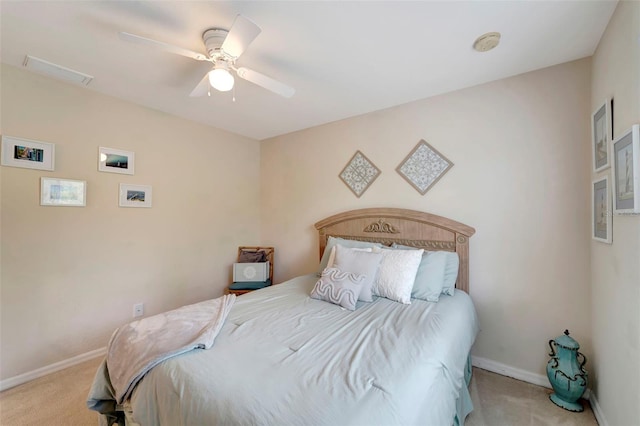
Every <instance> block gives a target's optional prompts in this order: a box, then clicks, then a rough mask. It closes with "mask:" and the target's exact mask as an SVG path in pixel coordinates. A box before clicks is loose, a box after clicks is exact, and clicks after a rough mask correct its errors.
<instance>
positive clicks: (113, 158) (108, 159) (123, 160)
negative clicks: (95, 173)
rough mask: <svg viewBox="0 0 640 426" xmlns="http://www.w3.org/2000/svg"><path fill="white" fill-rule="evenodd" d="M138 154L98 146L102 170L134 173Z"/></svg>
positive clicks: (99, 162) (99, 165)
mask: <svg viewBox="0 0 640 426" xmlns="http://www.w3.org/2000/svg"><path fill="white" fill-rule="evenodd" d="M135 157H136V154H135V153H134V152H131V151H123V150H121V149H113V148H105V147H103V146H101V147H99V148H98V170H99V171H101V172H109V173H121V174H125V175H132V174H134V171H135V160H136V158H135Z"/></svg>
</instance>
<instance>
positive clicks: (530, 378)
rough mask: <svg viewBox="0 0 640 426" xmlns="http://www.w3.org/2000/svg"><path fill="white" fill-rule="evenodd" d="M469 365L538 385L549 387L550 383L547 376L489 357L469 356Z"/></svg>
mask: <svg viewBox="0 0 640 426" xmlns="http://www.w3.org/2000/svg"><path fill="white" fill-rule="evenodd" d="M471 365H473V366H474V367H478V368H482V369H483V370H487V371H491V372H493V373H498V374H500V375H502V376H507V377H513V378H514V379H517V380H522V381H523V382H527V383H531V384H534V385H538V386H544V387H545V388H549V389H551V383H549V379H548V378H547V376H545V375H542V374H536V373H532V372H530V371H526V370H521V369H519V368H516V367H512V366H510V365H506V364H502V363H500V362H496V361H491V360H490V359H486V358H480V357H478V356H471Z"/></svg>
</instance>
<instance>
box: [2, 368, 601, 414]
mask: <svg viewBox="0 0 640 426" xmlns="http://www.w3.org/2000/svg"><path fill="white" fill-rule="evenodd" d="M100 361H101V359H95V360H91V361H87V362H84V363H82V364H79V365H76V366H74V367H71V368H67V369H66V370H62V371H59V372H57V373H53V374H51V375H48V376H46V377H41V378H39V379H36V380H34V381H32V382H29V383H25V384H24V385H21V386H17V387H15V388H12V389H9V390H6V391H4V392H2V393H0V424H1V425H2V426H32V425H53V424H55V425H65V426H93V425H97V424H98V416H97V414H96V413H95V412H93V411H90V410H89V409H87V408H86V405H85V400H86V398H87V394H88V393H89V388H90V387H91V382H92V381H93V377H94V375H95V373H96V370H97V368H98V365H99V364H100ZM470 389H471V398H472V399H473V405H474V407H475V410H474V411H473V412H472V413H471V414H470V415H469V417H467V421H466V423H465V424H466V425H467V426H543V425H548V426H558V425H562V426H592V425H593V426H596V425H597V424H598V423H597V422H596V419H595V417H594V415H593V412H592V411H591V408H590V407H589V404H588V403H587V402H585V411H584V412H583V413H571V412H569V411H566V410H563V409H562V408H559V407H557V406H555V405H554V404H553V403H552V402H551V401H549V398H548V395H549V393H551V391H550V390H549V389H546V388H543V387H540V386H535V385H531V384H528V383H524V382H520V381H518V380H514V379H510V378H508V377H504V376H500V375H498V374H494V373H490V372H488V371H484V370H480V369H476V368H474V371H473V379H472V380H471V387H470Z"/></svg>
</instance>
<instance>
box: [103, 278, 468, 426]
mask: <svg viewBox="0 0 640 426" xmlns="http://www.w3.org/2000/svg"><path fill="white" fill-rule="evenodd" d="M316 280H317V277H316V276H315V275H307V276H303V277H298V278H296V279H293V280H291V281H288V282H286V283H283V284H279V285H276V286H273V287H272V288H269V289H265V290H260V291H257V292H253V293H250V294H247V295H244V296H242V297H240V298H238V299H237V301H236V303H235V305H234V307H233V309H232V310H231V312H230V314H229V316H228V318H227V321H226V323H225V325H224V326H223V328H222V330H221V331H220V334H219V335H218V337H217V339H216V345H215V347H214V348H212V349H211V350H207V351H200V350H196V351H192V352H188V353H185V354H183V355H180V356H176V357H173V358H171V359H169V360H166V361H164V362H162V363H161V364H159V365H158V366H156V367H155V368H153V369H152V370H151V371H149V372H148V373H147V374H146V376H145V377H144V379H143V380H142V381H140V383H139V384H138V386H137V388H136V389H135V390H134V392H133V394H132V397H131V400H130V406H131V408H132V410H133V419H134V420H135V421H136V422H138V423H139V424H141V425H204V424H206V425H215V424H234V425H276V424H277V425H306V424H309V425H376V424H379V425H411V424H420V425H447V426H449V425H451V424H452V422H453V420H454V417H455V414H456V403H455V402H456V399H457V398H458V397H459V396H460V391H461V388H462V387H463V386H464V369H465V363H466V360H467V356H468V354H469V351H470V349H471V345H472V344H473V342H474V339H475V336H476V334H477V332H478V325H477V318H476V313H475V309H474V307H473V304H472V303H471V299H470V298H469V296H468V295H467V294H466V293H463V292H460V291H456V294H455V296H442V297H441V298H440V301H439V302H438V303H431V302H424V301H421V300H412V304H411V305H403V304H400V303H397V302H393V301H390V300H387V299H382V298H379V299H377V300H375V301H374V302H373V303H361V302H359V306H358V308H357V309H356V310H355V311H353V312H351V311H347V310H344V309H342V308H340V307H339V306H336V305H332V304H330V303H327V302H323V301H319V300H314V299H311V298H310V297H309V293H310V291H311V288H312V287H313V285H314V283H315V281H316ZM360 303H361V304H360ZM98 379H99V377H98Z"/></svg>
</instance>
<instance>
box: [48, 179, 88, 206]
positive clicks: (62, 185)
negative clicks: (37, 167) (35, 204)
mask: <svg viewBox="0 0 640 426" xmlns="http://www.w3.org/2000/svg"><path fill="white" fill-rule="evenodd" d="M86 195H87V182H85V181H83V180H71V179H58V178H45V177H43V178H40V205H41V206H58V207H84V206H85V205H86Z"/></svg>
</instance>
